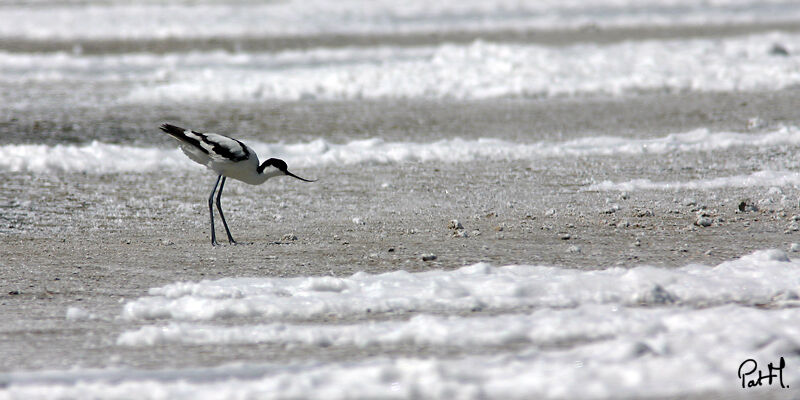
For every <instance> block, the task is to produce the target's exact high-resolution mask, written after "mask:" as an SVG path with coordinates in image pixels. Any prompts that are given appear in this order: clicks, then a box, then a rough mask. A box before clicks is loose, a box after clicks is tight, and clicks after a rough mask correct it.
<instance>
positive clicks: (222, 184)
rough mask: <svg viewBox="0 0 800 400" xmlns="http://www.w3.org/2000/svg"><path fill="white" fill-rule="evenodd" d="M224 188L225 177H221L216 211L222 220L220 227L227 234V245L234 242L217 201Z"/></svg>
mask: <svg viewBox="0 0 800 400" xmlns="http://www.w3.org/2000/svg"><path fill="white" fill-rule="evenodd" d="M224 187H225V177H224V176H223V177H222V183H220V184H219V192H217V210H219V216H220V218H222V226H224V227H225V233H227V234H228V243H230V244H236V241H235V240H233V236H231V230H230V229H228V223H227V222H225V215H224V214H222V205H221V204H220V202H219V199H220V198H221V197H222V188H224Z"/></svg>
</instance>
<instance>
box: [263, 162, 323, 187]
mask: <svg viewBox="0 0 800 400" xmlns="http://www.w3.org/2000/svg"><path fill="white" fill-rule="evenodd" d="M265 170H266V171H265ZM258 173H259V174H270V175H272V176H280V175H287V176H291V177H292V178H295V179H299V180H301V181H304V182H316V179H314V180H311V179H305V178H301V177H299V176H297V175H295V174H293V173H291V172H289V169H288V167H287V166H286V162H285V161H283V160H281V159H278V158H270V159H269V160H267V161H264V162H263V163H261V165H260V166H259V167H258Z"/></svg>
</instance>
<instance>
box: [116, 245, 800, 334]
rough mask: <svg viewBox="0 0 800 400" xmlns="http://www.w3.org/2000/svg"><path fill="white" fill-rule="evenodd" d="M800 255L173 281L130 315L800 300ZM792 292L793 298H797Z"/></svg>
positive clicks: (289, 314) (343, 313)
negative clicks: (711, 262) (600, 266)
mask: <svg viewBox="0 0 800 400" xmlns="http://www.w3.org/2000/svg"><path fill="white" fill-rule="evenodd" d="M798 283H800V261H790V260H789V259H788V257H787V256H786V254H785V253H783V252H781V251H778V250H771V251H760V252H756V253H753V254H751V255H748V256H744V257H742V258H740V259H737V260H733V261H728V262H724V263H722V264H720V265H718V266H716V267H713V268H710V267H707V266H701V265H688V266H685V267H682V268H677V269H663V268H655V267H648V266H642V267H637V268H632V269H625V268H611V269H606V270H600V271H582V270H570V269H560V268H554V267H540V266H530V265H528V266H526V265H518V266H507V267H499V268H498V267H492V266H490V265H487V264H475V265H473V266H469V267H463V268H461V269H458V270H455V271H429V272H423V273H414V274H411V273H408V272H405V271H397V272H391V273H386V274H380V275H370V274H366V273H356V274H355V275H352V276H350V277H346V278H334V277H308V278H236V279H233V278H232V279H222V280H217V281H202V282H197V283H192V282H186V283H183V282H181V283H174V284H171V285H167V286H164V287H160V288H154V289H151V290H150V292H149V294H150V296H148V297H143V298H140V299H137V300H134V301H131V302H128V303H126V304H125V306H124V308H123V312H122V317H123V318H125V319H127V320H148V319H169V320H175V321H210V320H214V319H218V318H227V317H234V316H238V317H260V318H270V319H273V320H281V319H287V320H295V319H313V318H318V317H321V316H328V315H335V316H340V317H354V316H359V317H360V316H366V315H370V314H371V313H380V312H412V311H413V312H435V311H442V312H449V313H453V312H469V311H472V310H476V309H478V310H487V309H488V310H510V309H519V308H526V307H575V306H579V305H583V304H617V305H627V306H635V305H663V304H676V303H677V304H685V305H693V306H705V305H714V304H727V303H741V304H772V303H775V302H780V301H781V299H784V300H790V299H792V298H797V292H796V290H797V285H798ZM793 296H794V297H793Z"/></svg>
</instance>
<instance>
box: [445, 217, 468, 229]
mask: <svg viewBox="0 0 800 400" xmlns="http://www.w3.org/2000/svg"><path fill="white" fill-rule="evenodd" d="M447 228H448V229H464V225H461V222H459V221H458V220H457V219H452V220H450V222H448V223H447Z"/></svg>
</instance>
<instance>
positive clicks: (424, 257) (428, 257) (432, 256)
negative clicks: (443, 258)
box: [422, 254, 436, 261]
mask: <svg viewBox="0 0 800 400" xmlns="http://www.w3.org/2000/svg"><path fill="white" fill-rule="evenodd" d="M435 259H436V255H435V254H423V255H422V261H433V260H435Z"/></svg>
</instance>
